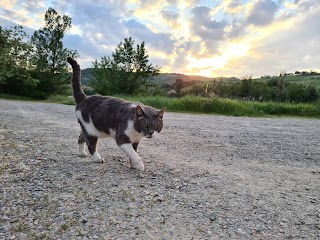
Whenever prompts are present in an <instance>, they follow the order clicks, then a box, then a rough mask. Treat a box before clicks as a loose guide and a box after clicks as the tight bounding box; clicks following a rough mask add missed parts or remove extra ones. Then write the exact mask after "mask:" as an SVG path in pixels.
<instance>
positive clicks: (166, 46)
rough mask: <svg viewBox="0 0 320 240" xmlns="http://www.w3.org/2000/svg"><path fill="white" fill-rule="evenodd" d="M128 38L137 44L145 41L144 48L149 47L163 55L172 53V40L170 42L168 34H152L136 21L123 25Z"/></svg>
mask: <svg viewBox="0 0 320 240" xmlns="http://www.w3.org/2000/svg"><path fill="white" fill-rule="evenodd" d="M125 26H126V28H127V30H128V33H129V35H130V36H132V37H133V39H134V40H137V41H138V42H142V41H145V43H146V46H151V47H152V48H153V49H157V50H159V51H162V52H165V53H168V54H169V53H172V51H173V48H174V40H171V38H170V37H171V35H170V34H168V33H154V32H152V31H151V30H150V29H148V28H147V27H146V26H145V25H143V24H141V23H139V22H138V21H136V20H129V21H127V22H126V23H125Z"/></svg>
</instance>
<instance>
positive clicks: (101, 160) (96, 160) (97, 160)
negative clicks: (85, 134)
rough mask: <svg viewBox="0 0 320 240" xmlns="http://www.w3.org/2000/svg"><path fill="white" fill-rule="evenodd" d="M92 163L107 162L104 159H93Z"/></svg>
mask: <svg viewBox="0 0 320 240" xmlns="http://www.w3.org/2000/svg"><path fill="white" fill-rule="evenodd" d="M92 161H93V162H94V163H104V162H105V160H104V158H96V159H92Z"/></svg>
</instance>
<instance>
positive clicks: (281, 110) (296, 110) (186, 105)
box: [131, 96, 320, 117]
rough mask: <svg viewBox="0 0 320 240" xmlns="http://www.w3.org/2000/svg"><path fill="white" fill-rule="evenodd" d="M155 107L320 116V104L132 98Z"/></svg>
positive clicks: (244, 113)
mask: <svg viewBox="0 0 320 240" xmlns="http://www.w3.org/2000/svg"><path fill="white" fill-rule="evenodd" d="M131 100H136V101H140V102H142V103H144V104H146V105H150V106H153V107H155V108H162V107H166V108H167V110H169V111H175V112H192V113H209V114H222V115H232V116H266V115H275V116H300V117H320V104H319V103H317V104H302V103H300V104H291V103H279V102H255V101H239V100H231V99H223V98H204V97H191V96H188V97H183V98H165V97H144V98H133V99H132V98H131Z"/></svg>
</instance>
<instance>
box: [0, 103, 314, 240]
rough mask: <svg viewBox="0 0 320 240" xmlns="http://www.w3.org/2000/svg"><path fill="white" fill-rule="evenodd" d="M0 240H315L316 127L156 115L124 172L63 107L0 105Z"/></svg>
mask: <svg viewBox="0 0 320 240" xmlns="http://www.w3.org/2000/svg"><path fill="white" fill-rule="evenodd" d="M0 116H1V121H0V183H1V187H0V239H4V240H8V239H130V240H131V239H320V231H319V229H320V201H319V196H320V192H319V186H320V178H319V177H320V160H319V156H320V148H319V143H320V121H319V120H317V119H294V118H247V117H225V116H210V115H194V114H178V113H165V116H164V129H163V130H162V132H161V133H160V134H156V135H155V136H154V137H153V138H152V139H145V140H143V141H142V142H141V143H140V144H139V149H138V152H139V154H140V155H141V157H142V159H143V161H144V162H145V171H144V172H139V171H137V170H134V169H130V168H129V162H128V158H127V156H126V155H125V154H124V153H122V152H121V150H120V149H119V148H118V147H117V146H116V144H115V142H114V140H113V139H105V140H102V141H100V145H99V152H100V154H101V155H102V156H103V157H104V158H105V160H106V162H105V163H103V164H97V163H93V162H92V161H91V160H90V158H89V157H87V158H83V157H79V156H78V155H77V151H78V144H77V140H78V136H79V133H80V128H79V126H78V123H77V121H76V118H75V112H74V106H66V105H60V104H49V103H35V102H18V101H5V100H0Z"/></svg>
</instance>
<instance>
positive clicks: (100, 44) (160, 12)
mask: <svg viewBox="0 0 320 240" xmlns="http://www.w3.org/2000/svg"><path fill="white" fill-rule="evenodd" d="M49 7H51V8H53V9H55V10H56V11H57V12H58V14H59V15H68V16H69V17H71V18H72V28H71V29H70V30H69V31H68V32H67V33H66V34H65V37H64V40H63V41H64V47H67V48H69V49H74V50H77V51H78V53H79V54H80V57H79V59H78V61H79V63H80V66H81V68H82V69H84V68H88V67H92V62H93V61H94V60H95V59H97V60H100V59H101V57H103V56H111V53H112V52H113V51H114V50H115V48H116V47H117V45H118V44H119V43H120V42H121V41H123V40H124V38H128V37H132V38H133V39H134V40H135V43H136V44H140V43H142V42H143V41H144V42H145V45H146V49H147V52H148V55H149V61H150V62H151V63H152V65H154V66H159V67H161V70H160V72H163V73H182V74H186V75H202V76H206V77H219V76H224V77H239V78H241V77H248V76H253V77H260V76H264V75H272V76H273V75H279V74H280V73H282V72H287V73H291V72H294V71H296V70H299V71H311V70H313V71H320V0H211V1H209V0H69V1H66V0H46V1H40V0H25V1H22V0H20V1H19V0H1V2H0V24H1V26H2V27H4V28H9V27H11V26H14V25H21V26H23V27H24V30H25V31H26V32H27V33H29V35H30V36H31V35H32V33H33V32H34V31H35V30H39V29H40V28H42V27H44V24H45V22H44V14H45V12H46V10H47V9H48V8H49Z"/></svg>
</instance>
